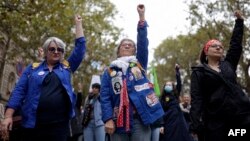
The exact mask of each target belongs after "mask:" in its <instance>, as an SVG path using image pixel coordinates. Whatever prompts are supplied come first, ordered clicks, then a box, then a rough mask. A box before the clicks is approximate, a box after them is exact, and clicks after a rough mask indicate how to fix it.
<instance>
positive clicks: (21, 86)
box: [7, 65, 32, 110]
mask: <svg viewBox="0 0 250 141" xmlns="http://www.w3.org/2000/svg"><path fill="white" fill-rule="evenodd" d="M31 71H32V66H31V65H29V66H27V68H26V69H25V70H24V72H23V73H22V75H21V77H20V79H19V80H18V82H17V84H16V86H15V88H14V90H13V91H12V94H11V96H10V98H9V101H8V103H7V107H9V108H12V109H15V110H17V109H19V108H20V107H21V105H22V103H23V100H24V99H25V96H26V94H27V93H28V85H29V84H28V83H29V76H30V73H31Z"/></svg>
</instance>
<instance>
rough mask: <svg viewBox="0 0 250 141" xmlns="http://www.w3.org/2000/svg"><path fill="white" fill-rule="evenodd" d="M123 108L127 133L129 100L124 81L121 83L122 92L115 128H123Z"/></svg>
mask: <svg viewBox="0 0 250 141" xmlns="http://www.w3.org/2000/svg"><path fill="white" fill-rule="evenodd" d="M124 108H125V110H126V111H125V116H126V117H125V119H126V123H125V128H126V131H129V99H128V91H127V83H126V79H124V80H123V81H122V91H121V94H120V105H119V113H118V118H117V127H124V123H123V122H124Z"/></svg>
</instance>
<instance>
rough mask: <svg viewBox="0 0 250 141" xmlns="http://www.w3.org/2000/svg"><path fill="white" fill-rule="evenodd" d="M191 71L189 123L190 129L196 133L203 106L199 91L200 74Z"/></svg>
mask: <svg viewBox="0 0 250 141" xmlns="http://www.w3.org/2000/svg"><path fill="white" fill-rule="evenodd" d="M198 74H199V73H196V72H192V74H191V109H190V118H191V125H190V131H191V132H194V133H198V132H199V130H200V129H201V125H202V124H201V113H202V108H203V96H202V91H201V82H202V81H201V79H202V78H201V75H198Z"/></svg>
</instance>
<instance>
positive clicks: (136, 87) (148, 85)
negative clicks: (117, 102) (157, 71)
mask: <svg viewBox="0 0 250 141" xmlns="http://www.w3.org/2000/svg"><path fill="white" fill-rule="evenodd" d="M151 87H152V86H151V84H149V83H144V84H142V85H135V90H136V91H137V92H140V91H142V90H147V89H150V88H151Z"/></svg>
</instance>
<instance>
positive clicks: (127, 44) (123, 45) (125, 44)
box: [121, 43, 133, 47]
mask: <svg viewBox="0 0 250 141" xmlns="http://www.w3.org/2000/svg"><path fill="white" fill-rule="evenodd" d="M121 46H122V47H126V46H128V47H133V44H129V43H124V44H121Z"/></svg>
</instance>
